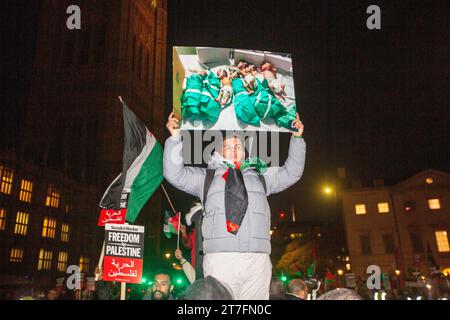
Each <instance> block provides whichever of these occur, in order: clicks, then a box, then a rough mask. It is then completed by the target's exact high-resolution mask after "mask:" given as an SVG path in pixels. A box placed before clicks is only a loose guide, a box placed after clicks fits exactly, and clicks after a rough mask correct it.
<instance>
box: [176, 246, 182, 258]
mask: <svg viewBox="0 0 450 320" xmlns="http://www.w3.org/2000/svg"><path fill="white" fill-rule="evenodd" d="M175 258H177V259H178V260H181V259H183V254H182V253H181V250H180V249H176V250H175Z"/></svg>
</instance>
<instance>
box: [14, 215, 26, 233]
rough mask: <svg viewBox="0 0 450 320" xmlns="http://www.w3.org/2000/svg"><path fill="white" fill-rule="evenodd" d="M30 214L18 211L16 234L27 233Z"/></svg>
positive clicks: (15, 226)
mask: <svg viewBox="0 0 450 320" xmlns="http://www.w3.org/2000/svg"><path fill="white" fill-rule="evenodd" d="M28 218H29V214H28V213H25V212H20V211H19V212H17V215H16V224H15V225H14V234H20V235H22V236H26V235H27V229H28Z"/></svg>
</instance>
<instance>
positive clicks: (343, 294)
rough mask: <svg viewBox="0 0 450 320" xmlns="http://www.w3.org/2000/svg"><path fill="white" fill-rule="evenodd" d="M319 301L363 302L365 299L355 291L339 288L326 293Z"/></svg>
mask: <svg viewBox="0 0 450 320" xmlns="http://www.w3.org/2000/svg"><path fill="white" fill-rule="evenodd" d="M317 300H363V298H361V296H360V295H359V294H357V293H356V292H355V291H353V290H350V289H347V288H337V289H334V290H331V291H328V292H326V293H324V294H323V295H321V296H320V297H319V298H318V299H317Z"/></svg>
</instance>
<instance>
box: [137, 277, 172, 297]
mask: <svg viewBox="0 0 450 320" xmlns="http://www.w3.org/2000/svg"><path fill="white" fill-rule="evenodd" d="M173 288H174V286H173V284H172V276H171V275H170V274H169V273H168V272H166V271H160V272H157V273H156V275H155V278H154V279H153V287H152V290H151V292H150V293H149V294H146V295H145V296H144V298H143V300H175V299H174V297H173V296H172V291H173Z"/></svg>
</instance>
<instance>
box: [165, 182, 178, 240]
mask: <svg viewBox="0 0 450 320" xmlns="http://www.w3.org/2000/svg"><path fill="white" fill-rule="evenodd" d="M161 188H162V189H163V191H164V194H165V195H166V198H167V201H169V205H170V207H171V208H172V211H173V212H174V213H175V214H176V215H178V230H177V249H180V226H181V215H180V214H179V213H178V212H177V211H176V210H175V207H174V206H173V204H172V201H170V198H169V194H168V193H167V190H166V188H165V187H164V185H163V184H162V183H161Z"/></svg>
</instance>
